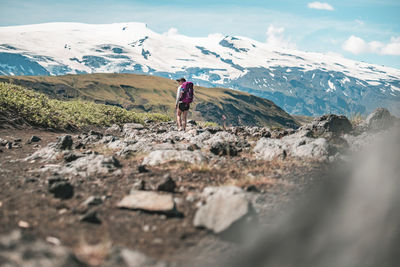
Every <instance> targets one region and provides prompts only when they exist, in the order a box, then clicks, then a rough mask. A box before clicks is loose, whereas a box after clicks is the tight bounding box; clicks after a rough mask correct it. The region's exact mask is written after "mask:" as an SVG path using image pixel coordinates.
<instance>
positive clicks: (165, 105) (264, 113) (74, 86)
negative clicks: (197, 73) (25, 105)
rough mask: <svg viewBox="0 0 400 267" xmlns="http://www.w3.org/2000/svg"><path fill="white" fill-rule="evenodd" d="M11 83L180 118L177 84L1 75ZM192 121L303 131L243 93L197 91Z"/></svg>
mask: <svg viewBox="0 0 400 267" xmlns="http://www.w3.org/2000/svg"><path fill="white" fill-rule="evenodd" d="M2 81H3V82H11V83H13V84H18V85H22V86H24V87H26V88H29V89H33V90H35V91H39V92H41V93H45V94H47V95H49V96H50V97H53V98H58V99H62V100H70V99H76V98H80V99H84V100H89V101H94V102H97V103H104V104H107V105H115V106H120V107H124V108H126V109H130V110H134V111H137V112H159V113H163V114H165V113H166V114H168V115H170V116H171V117H174V108H175V97H176V88H177V83H176V82H175V81H172V80H170V79H166V78H161V77H156V76H148V75H135V74H87V75H65V76H18V77H14V76H12V77H10V76H0V82H2ZM190 113H191V114H190V116H191V117H193V118H194V119H197V120H202V121H211V122H216V123H218V124H220V125H224V124H225V125H226V126H229V125H248V126H269V127H272V126H275V127H283V128H297V127H298V126H299V124H298V123H297V122H296V120H295V119H294V118H293V117H292V116H290V115H289V114H287V113H286V112H285V111H284V110H282V109H281V108H280V107H278V106H277V105H275V104H274V103H273V102H272V101H269V100H267V99H264V98H260V97H256V96H253V95H250V94H247V93H242V92H240V91H235V90H230V89H224V88H206V87H200V86H195V102H194V103H193V104H192V108H191V112H190Z"/></svg>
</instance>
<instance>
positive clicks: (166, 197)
mask: <svg viewBox="0 0 400 267" xmlns="http://www.w3.org/2000/svg"><path fill="white" fill-rule="evenodd" d="M117 207H118V208H125V209H133V210H145V211H150V212H171V211H173V210H174V208H175V203H174V200H173V198H172V195H170V194H159V193H156V192H149V191H139V190H136V191H131V194H130V195H127V196H125V197H124V198H123V199H122V200H121V201H120V202H119V203H118V204H117Z"/></svg>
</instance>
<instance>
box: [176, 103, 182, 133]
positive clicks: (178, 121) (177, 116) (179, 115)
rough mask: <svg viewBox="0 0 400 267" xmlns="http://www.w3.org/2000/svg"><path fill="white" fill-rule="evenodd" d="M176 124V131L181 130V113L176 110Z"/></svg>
mask: <svg viewBox="0 0 400 267" xmlns="http://www.w3.org/2000/svg"><path fill="white" fill-rule="evenodd" d="M176 122H177V123H178V130H180V129H181V128H182V111H181V110H180V109H179V108H178V109H177V110H176Z"/></svg>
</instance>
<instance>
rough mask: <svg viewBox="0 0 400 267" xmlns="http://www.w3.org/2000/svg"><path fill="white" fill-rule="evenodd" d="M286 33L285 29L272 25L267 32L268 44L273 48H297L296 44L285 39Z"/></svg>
mask: <svg viewBox="0 0 400 267" xmlns="http://www.w3.org/2000/svg"><path fill="white" fill-rule="evenodd" d="M284 31H285V28H284V27H275V26H274V25H270V26H269V27H268V30H267V44H268V45H269V46H271V47H283V48H296V45H295V44H294V43H291V42H290V40H289V39H287V38H285V37H284V35H283V33H284Z"/></svg>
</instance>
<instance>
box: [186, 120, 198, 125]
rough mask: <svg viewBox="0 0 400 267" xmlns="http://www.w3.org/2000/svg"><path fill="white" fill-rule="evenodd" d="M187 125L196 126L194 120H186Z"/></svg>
mask: <svg viewBox="0 0 400 267" xmlns="http://www.w3.org/2000/svg"><path fill="white" fill-rule="evenodd" d="M188 124H190V125H197V123H196V121H195V120H188Z"/></svg>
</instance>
